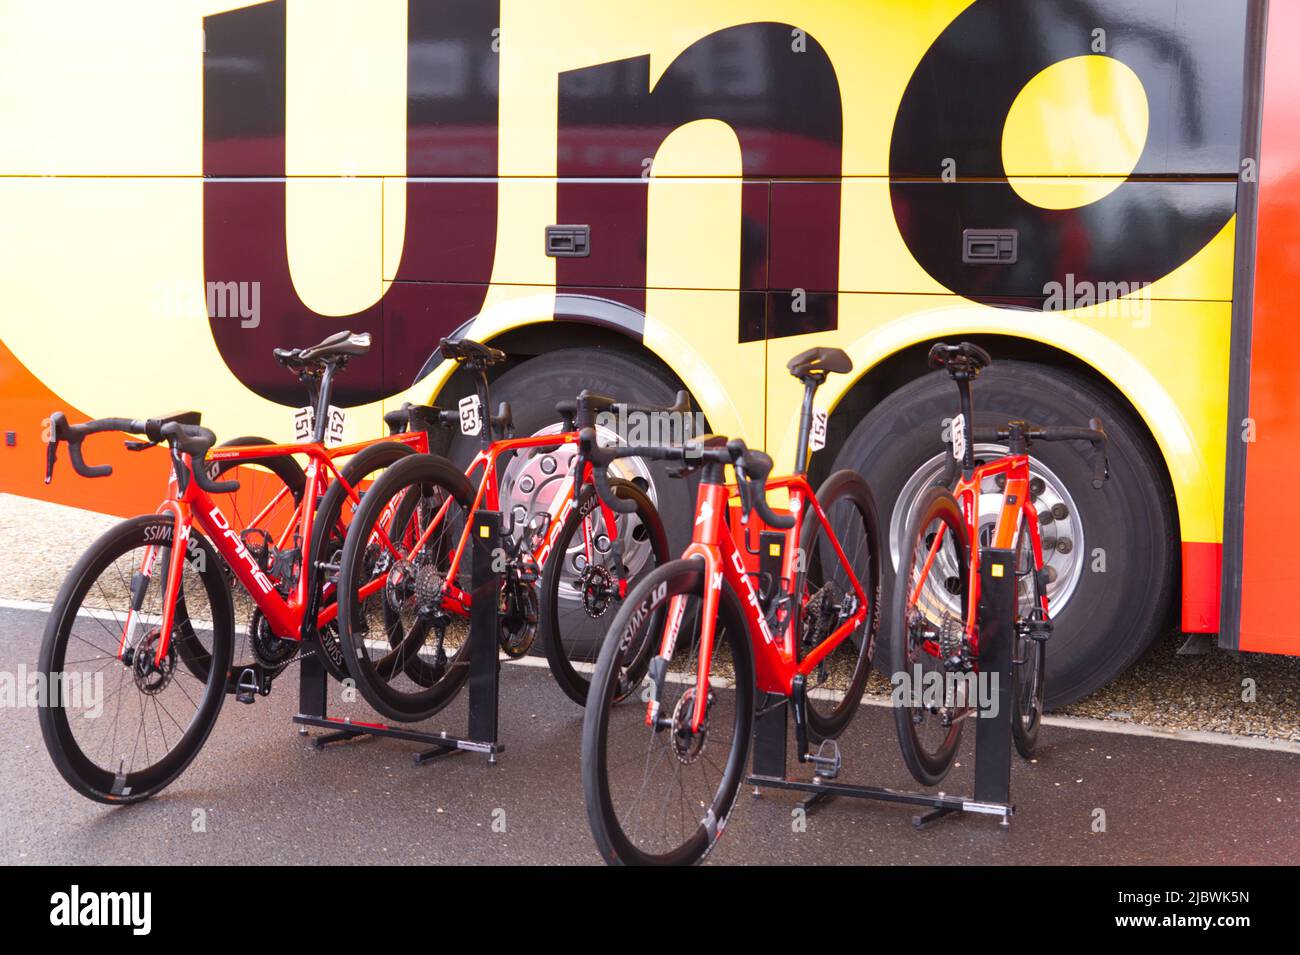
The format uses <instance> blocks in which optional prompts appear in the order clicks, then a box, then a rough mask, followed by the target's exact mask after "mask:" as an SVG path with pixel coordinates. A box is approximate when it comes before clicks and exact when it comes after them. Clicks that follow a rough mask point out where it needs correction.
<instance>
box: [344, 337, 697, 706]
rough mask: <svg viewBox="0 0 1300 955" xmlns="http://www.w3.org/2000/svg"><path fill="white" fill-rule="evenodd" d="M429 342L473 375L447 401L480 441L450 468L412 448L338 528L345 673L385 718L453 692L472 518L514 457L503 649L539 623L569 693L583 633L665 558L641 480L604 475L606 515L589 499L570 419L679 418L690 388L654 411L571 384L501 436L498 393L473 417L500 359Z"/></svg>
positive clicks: (586, 650)
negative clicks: (341, 534) (545, 416)
mask: <svg viewBox="0 0 1300 955" xmlns="http://www.w3.org/2000/svg"><path fill="white" fill-rule="evenodd" d="M441 349H442V353H443V355H444V357H447V358H450V359H453V360H455V361H456V362H458V363H459V365H460V367H461V368H462V369H464V370H465V371H467V372H468V373H469V374H470V375H471V376H472V378H473V380H474V382H475V394H474V396H472V398H473V400H472V401H471V400H470V396H467V398H466V400H465V402H462V406H463V407H464V409H465V415H466V421H467V424H466V427H465V428H464V429H463V430H465V432H466V433H468V434H476V435H478V436H479V438H480V447H479V450H478V452H477V453H476V454H475V456H474V458H473V460H472V461H471V462H470V463H469V466H468V467H467V468H466V469H465V470H464V471H462V470H461V469H460V468H458V467H457V466H456V465H455V464H453V463H452V462H451V461H449V460H447V459H446V458H445V457H442V456H440V455H418V456H413V457H411V458H410V459H408V460H405V461H401V462H399V463H398V464H397V465H394V466H393V467H392V468H390V469H389V470H388V471H387V472H386V473H385V474H384V475H383V476H382V477H380V478H379V479H378V480H377V481H376V482H375V483H374V485H373V486H372V487H371V488H370V490H369V491H368V492H367V494H366V497H365V499H364V500H363V501H362V504H361V507H360V508H359V509H358V510H357V512H356V515H355V517H354V519H353V521H352V523H351V526H350V529H349V531H348V535H347V540H346V542H345V544H344V547H343V556H342V569H341V574H340V600H339V602H340V607H341V622H340V623H341V625H340V630H341V635H342V642H343V646H344V651H345V654H344V656H345V660H346V661H347V666H348V669H349V671H350V673H351V675H352V676H353V678H354V679H355V680H356V684H357V688H358V689H359V690H360V691H361V694H362V696H363V697H364V698H365V699H366V700H367V702H369V703H370V704H371V705H372V706H373V707H374V708H375V709H377V710H378V711H379V712H381V713H383V714H385V715H387V716H390V717H392V718H394V719H399V720H406V721H414V720H421V719H425V718H427V717H429V716H431V715H433V714H434V713H436V712H437V711H438V710H440V709H441V708H442V707H444V706H446V705H447V703H449V702H450V701H451V700H452V699H453V698H454V697H455V695H456V693H457V692H458V691H459V690H460V688H461V686H462V685H463V684H464V682H465V679H466V678H467V676H468V674H469V660H468V655H467V654H466V653H464V652H463V651H464V650H465V648H466V646H467V643H468V636H469V612H470V606H471V594H470V589H471V588H470V582H469V566H468V564H469V561H468V559H467V557H466V555H467V554H468V550H469V548H468V544H469V531H470V528H471V526H472V519H471V518H472V516H473V513H474V512H475V511H476V510H478V509H480V508H484V509H487V510H499V509H500V508H501V502H502V500H503V489H502V486H501V473H502V471H503V470H505V469H506V468H507V466H508V464H507V463H508V462H512V461H514V460H516V459H522V460H523V461H524V462H525V463H524V466H523V467H522V468H520V469H518V470H517V473H516V476H515V478H514V487H513V490H514V491H517V492H518V495H517V496H520V497H524V498H527V500H528V503H527V504H521V505H519V511H518V513H517V514H510V515H506V516H507V517H509V518H510V526H509V528H508V533H506V534H505V535H504V539H503V544H502V548H501V551H500V553H499V555H498V559H499V560H500V561H501V566H500V568H499V569H500V570H501V572H502V589H501V592H500V594H499V595H498V611H499V614H500V622H501V642H502V649H503V650H504V651H505V652H506V653H507V655H508V656H511V657H520V656H523V655H524V654H525V653H527V652H528V650H529V649H530V647H531V646H532V644H533V641H534V638H535V636H536V634H537V633H538V632H539V631H540V632H541V633H542V634H543V637H544V640H545V644H546V651H547V659H548V662H549V663H550V666H551V670H552V673H553V674H554V676H555V678H556V681H557V682H558V683H559V685H560V686H561V688H563V690H564V692H565V693H566V694H567V695H568V696H569V697H571V698H572V699H573V700H575V701H576V702H578V703H579V704H582V703H584V702H585V700H586V696H587V681H588V674H589V671H590V664H589V662H588V661H589V660H590V659H591V658H592V657H593V656H594V654H593V653H592V648H594V647H598V646H599V640H598V637H597V636H595V635H593V634H591V633H590V632H589V631H590V629H591V628H592V627H593V626H595V625H596V624H597V623H598V621H599V620H600V618H601V617H603V616H604V615H605V613H606V612H607V611H608V610H609V609H610V608H611V607H614V606H617V605H618V604H619V603H620V602H621V601H622V599H623V597H624V596H625V594H626V593H627V588H628V586H629V584H630V583H631V582H632V581H634V580H635V579H637V577H638V576H640V575H642V574H644V573H648V572H649V571H650V570H652V569H653V568H654V567H656V566H658V565H659V564H661V563H662V562H663V561H665V560H666V559H667V555H668V544H667V537H666V535H665V533H664V529H663V525H662V522H661V521H660V519H659V515H658V512H657V511H656V510H655V507H654V504H653V501H652V499H651V497H650V495H649V492H648V489H647V488H646V487H644V486H643V485H641V484H639V483H636V482H634V481H632V480H619V481H617V482H615V489H614V491H613V493H614V494H616V495H617V497H616V498H615V499H616V500H618V501H619V502H620V504H622V505H623V506H624V508H625V509H621V510H620V511H619V512H618V513H616V512H615V511H614V510H612V509H611V508H610V507H609V506H608V505H605V504H603V503H601V502H600V501H598V500H597V498H596V494H595V490H594V488H593V487H592V483H591V481H592V469H591V466H590V464H589V463H588V462H586V461H584V460H583V459H582V457H581V455H579V454H578V453H577V450H578V433H577V431H576V430H575V427H576V425H577V424H582V425H583V426H584V427H586V426H591V425H593V424H594V423H595V422H596V420H597V415H599V414H601V413H603V412H615V411H620V410H621V411H622V412H623V413H624V414H627V413H642V414H659V415H683V414H685V413H687V412H688V411H689V407H690V405H689V396H688V395H687V393H686V392H684V391H683V392H679V393H678V395H677V401H676V404H675V405H674V406H673V407H671V408H653V407H646V406H637V405H629V404H626V403H619V402H616V401H615V400H614V399H611V398H607V397H603V396H600V395H594V394H591V393H590V392H587V391H584V392H583V393H582V394H580V395H579V396H578V399H577V400H576V401H565V402H560V404H559V406H558V407H557V412H558V413H559V414H560V415H561V417H562V418H563V419H564V422H563V425H562V428H563V430H562V431H561V432H559V433H554V434H550V433H543V434H537V435H532V436H528V437H514V436H513V434H512V433H511V425H510V422H511V415H510V408H509V406H508V405H507V404H506V403H504V402H503V403H502V405H501V407H500V409H499V411H498V413H497V414H496V415H493V416H491V417H485V416H484V415H483V413H482V409H486V408H490V407H491V400H490V398H491V395H490V388H489V384H488V379H487V369H488V368H490V367H492V366H493V365H495V364H498V363H499V362H501V361H503V360H504V359H505V355H504V354H503V353H502V352H500V351H499V350H497V349H495V348H492V347H490V346H487V345H482V344H479V343H477V342H471V341H467V340H461V341H452V340H444V341H443V342H442V344H441ZM584 624H586V625H587V626H586V627H584V626H583V625H584ZM603 630H604V627H603V626H601V627H600V632H601V634H603Z"/></svg>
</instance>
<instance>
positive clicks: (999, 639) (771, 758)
mask: <svg viewBox="0 0 1300 955" xmlns="http://www.w3.org/2000/svg"><path fill="white" fill-rule="evenodd" d="M1015 556H1016V555H1015V551H1012V550H1004V549H998V548H992V547H986V548H984V549H983V550H982V551H981V557H980V560H981V567H980V589H981V593H982V601H981V604H980V608H979V615H980V670H981V672H996V673H997V674H998V689H997V712H996V714H995V715H992V716H979V717H977V718H976V719H975V724H976V726H975V793H974V795H973V796H953V795H948V794H945V793H921V792H909V791H905V790H900V789H886V788H883V787H879V786H854V785H846V784H844V783H838V782H834V781H833V778H834V776H836V775H838V771H839V751H838V748H837V747H836V748H835V757H834V765H833V766H832V767H831V768H830V770H829V772H827V771H826V770H823V768H822V767H823V765H825V764H826V763H828V762H831V759H830V758H829V757H825V756H822V755H821V754H820V753H818V754H809V752H808V736H807V728H806V727H805V726H804V725H803V719H802V718H801V717H802V704H801V701H800V700H799V696H800V694H802V692H803V686H802V682H801V681H802V678H796V679H797V680H798V681H800V682H799V683H797V685H796V691H795V695H794V696H791V697H786V696H778V695H776V694H771V693H769V694H766V696H767V700H765V701H764V702H763V703H761V704H760V706H759V709H758V712H757V713H756V714H755V719H754V738H753V742H754V746H753V752H754V756H753V762H752V764H751V769H752V773H751V775H750V776H749V778H748V779H747V782H748V783H749V784H750V785H752V786H754V787H755V792H754V795H755V796H757V795H759V794H760V792H761V790H762V789H763V788H770V789H792V790H797V791H802V792H806V793H810V794H811V795H809V796H808V797H807V798H805V799H804V800H803V801H802V802H801V803H800V805H801V806H802V807H803V808H804V809H805V811H807V810H811V809H812V808H813V807H815V806H818V805H820V804H821V803H823V802H825V801H826V800H828V799H831V798H833V797H837V796H842V797H849V798H853V799H875V800H878V801H881V802H893V803H904V804H907V805H913V806H924V807H928V811H926V812H920V813H917V814H916V815H914V816H913V817H912V825H913V826H915V827H916V828H917V829H923V828H925V827H926V826H928V825H929V824H930V823H932V822H934V821H936V820H938V819H941V818H943V817H944V816H949V815H953V814H956V813H978V814H984V815H993V816H998V817H1000V819H1001V824H1002V826H1003V827H1006V826H1009V825H1010V822H1011V816H1012V815H1013V814H1014V813H1015V811H1016V810H1015V806H1014V805H1013V804H1012V802H1011V710H1012V703H1011V679H1010V674H1011V649H1012V647H1013V645H1014V640H1013V634H1014V627H1015V611H1016V574H1015V566H1016V563H1015ZM769 701H771V702H770V703H769ZM791 703H794V704H795V706H794V707H792V706H791V705H790V704H791ZM792 708H793V709H794V710H795V714H796V719H795V737H796V740H797V743H798V746H799V753H800V757H799V761H800V762H811V763H812V764H813V765H814V766H815V767H817V771H816V773H815V774H814V776H813V778H812V779H811V780H802V779H791V778H789V777H788V776H786V771H785V769H786V737H787V736H788V733H787V723H788V714H789V712H790V711H791V709H792ZM823 773H826V775H823Z"/></svg>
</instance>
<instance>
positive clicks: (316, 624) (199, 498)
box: [118, 431, 429, 666]
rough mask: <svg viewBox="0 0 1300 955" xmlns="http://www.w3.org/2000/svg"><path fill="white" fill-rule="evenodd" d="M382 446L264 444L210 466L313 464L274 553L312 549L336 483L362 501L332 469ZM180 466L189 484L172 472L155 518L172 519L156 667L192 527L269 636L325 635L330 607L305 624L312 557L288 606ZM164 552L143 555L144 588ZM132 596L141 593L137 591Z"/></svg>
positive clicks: (398, 438)
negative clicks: (321, 505) (290, 458)
mask: <svg viewBox="0 0 1300 955" xmlns="http://www.w3.org/2000/svg"><path fill="white" fill-rule="evenodd" d="M380 440H381V441H392V442H395V443H398V444H404V445H407V446H408V447H410V448H412V449H414V450H415V451H416V452H418V453H424V452H427V450H428V444H429V442H428V435H427V434H426V433H425V432H423V431H414V432H405V433H401V434H396V435H391V436H389V437H387V438H382V439H380ZM378 443H379V441H361V442H356V443H353V444H346V445H341V446H339V447H336V448H328V447H326V446H325V445H324V443H322V442H319V441H313V442H308V443H303V444H267V445H251V446H247V447H234V448H218V449H213V450H212V451H210V452H209V453H208V456H207V461H208V462H211V463H215V462H225V461H238V462H249V463H255V462H256V461H258V460H261V459H264V458H272V457H280V456H284V455H290V454H302V455H306V456H307V458H308V461H307V467H306V468H305V471H306V475H307V482H306V488H305V490H304V492H303V499H302V502H301V503H300V504H299V506H298V508H297V509H296V510H295V512H294V515H293V518H292V519H291V520H290V521H289V523H288V526H287V527H286V528H285V530H284V532H283V533H282V534H281V536H280V539H279V540H278V541H277V546H278V547H283V545H284V544H285V543H286V542H287V540H288V539H289V537H290V536H291V535H297V536H298V537H299V539H300V540H302V541H305V542H308V546H310V541H311V540H312V530H313V527H314V526H315V520H316V507H317V503H318V502H319V499H320V496H321V494H322V493H323V492H324V490H325V488H326V487H327V486H328V484H329V481H330V480H331V479H332V480H335V481H338V482H340V484H341V486H342V487H343V488H344V489H345V490H346V491H347V494H348V498H349V499H350V500H351V501H352V502H353V503H354V504H355V503H357V502H358V501H359V500H360V495H359V494H358V492H357V490H356V488H354V487H352V486H351V485H349V484H348V483H347V481H345V480H344V478H343V475H342V473H341V471H340V470H339V468H338V466H337V465H336V464H335V460H336V459H338V458H345V457H349V456H351V455H353V454H356V453H357V452H358V451H361V450H363V449H364V448H367V447H369V446H371V445H373V444H378ZM181 458H182V460H183V464H184V466H185V468H186V469H187V470H188V471H189V475H188V479H187V480H186V481H185V488H184V490H181V488H180V484H179V482H178V481H177V477H176V470H175V469H174V468H173V470H172V473H171V476H170V478H169V480H168V483H167V499H166V500H165V501H163V503H162V504H161V505H160V506H159V507H158V511H157V513H159V514H165V515H169V516H170V517H171V518H172V542H171V553H170V555H169V558H168V565H167V582H166V589H165V590H164V594H163V612H162V623H161V635H160V638H159V640H158V649H157V653H156V657H155V662H156V663H157V664H158V665H159V666H161V665H162V662H163V659H164V658H165V657H166V655H167V650H168V647H169V645H170V643H171V633H172V627H173V624H174V622H175V604H176V599H177V597H178V595H179V593H180V581H181V573H182V571H183V565H182V562H183V561H184V560H185V559H186V556H187V555H186V551H187V550H188V547H189V541H190V532H191V529H192V528H193V527H194V526H195V525H197V526H198V528H199V530H200V531H202V532H203V533H204V535H206V536H207V538H208V539H209V540H210V541H211V542H212V545H213V547H214V548H215V549H216V551H217V553H218V554H220V555H221V556H222V557H223V558H225V560H226V563H227V564H228V565H229V566H230V568H231V571H232V573H233V574H234V575H235V578H236V579H237V580H238V581H239V582H240V583H241V584H242V585H243V586H244V587H245V588H247V590H248V592H249V594H250V595H251V596H252V598H253V602H254V603H255V604H256V605H257V608H258V609H259V610H260V611H261V612H262V614H263V616H264V617H265V618H266V621H267V623H268V625H269V626H270V628H271V632H272V633H274V634H275V636H277V637H280V638H283V639H288V640H298V641H301V640H304V639H306V638H307V637H308V636H309V635H310V634H311V633H313V632H315V631H316V630H317V629H319V628H320V627H324V626H327V625H328V624H329V623H330V622H331V621H332V620H333V619H334V617H335V616H336V614H337V610H336V607H335V605H334V604H333V603H330V604H329V606H327V607H325V608H324V609H322V610H321V611H320V612H319V613H318V614H317V615H316V619H314V620H309V619H307V618H308V609H309V607H310V605H311V601H310V597H311V594H312V592H313V588H314V587H315V585H316V582H317V576H316V575H317V572H318V569H317V568H316V566H315V565H316V562H315V560H313V559H312V555H311V554H304V555H303V566H302V571H301V573H299V575H298V581H297V585H296V586H295V588H294V591H293V593H291V594H290V595H289V596H288V597H287V598H286V597H284V596H282V595H281V594H280V592H279V590H277V589H276V587H275V585H274V584H273V583H272V582H271V580H270V578H268V577H267V576H266V573H265V572H264V571H263V570H262V569H261V567H260V566H258V563H257V560H256V559H255V558H254V557H253V555H252V554H251V553H249V551H248V548H247V547H246V546H245V545H244V542H243V540H242V539H241V538H240V535H239V531H238V529H236V528H233V527H232V526H231V524H230V521H229V520H228V519H227V518H226V516H225V514H224V513H223V512H222V510H221V508H220V506H219V505H218V504H217V503H216V502H215V501H214V500H213V499H212V497H211V496H210V495H209V494H208V493H207V492H206V491H204V490H203V489H202V488H201V487H199V485H198V482H197V481H195V480H194V476H193V465H194V462H193V460H192V459H190V458H189V456H188V455H181ZM285 493H287V489H284V488H282V489H281V490H280V491H279V492H277V494H276V495H275V496H274V497H273V499H272V501H271V502H270V503H268V504H267V505H266V506H265V507H264V508H263V509H262V511H261V512H260V513H259V515H258V519H259V520H260V519H261V518H262V517H264V516H265V515H266V514H267V513H269V511H270V508H272V507H273V506H274V505H275V503H276V502H277V501H279V500H280V499H282V497H283V495H284V494H285ZM160 546H163V545H162V544H151V545H149V546H148V547H146V548H145V553H144V556H143V557H142V559H141V564H140V575H141V577H142V578H143V579H144V580H145V581H147V580H148V578H149V577H151V576H152V574H153V573H154V570H155V569H156V568H155V564H156V563H157V551H158V548H159V547H160ZM133 589H136V588H135V587H134V586H133ZM145 590H146V586H139V587H138V590H137V594H138V596H135V597H134V599H133V601H132V609H131V612H130V613H129V614H128V615H127V619H126V622H125V624H124V626H123V632H122V640H121V644H120V646H119V649H118V655H119V657H120V656H121V655H122V654H123V653H124V652H125V651H126V649H127V647H128V646H129V645H130V642H131V638H132V636H133V634H134V628H135V622H136V613H137V611H138V608H137V607H136V606H135V603H136V602H138V601H139V600H141V599H143V596H144V593H145Z"/></svg>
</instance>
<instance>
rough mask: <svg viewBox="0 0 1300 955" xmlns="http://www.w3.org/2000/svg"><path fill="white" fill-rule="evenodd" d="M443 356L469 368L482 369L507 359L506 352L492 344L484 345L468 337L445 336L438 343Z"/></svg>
mask: <svg viewBox="0 0 1300 955" xmlns="http://www.w3.org/2000/svg"><path fill="white" fill-rule="evenodd" d="M438 348H439V350H440V351H441V352H442V357H443V358H450V359H451V360H452V361H454V362H456V363H457V364H461V365H464V366H465V367H467V368H470V369H475V370H481V369H484V368H490V367H491V366H492V365H496V364H500V363H501V362H503V361H505V360H506V353H505V352H503V351H501V349H499V348H493V347H492V346H491V345H483V344H480V343H479V342H475V341H470V340H469V339H468V338H462V339H459V340H453V339H450V338H444V339H443V340H442V341H440V342H439V343H438Z"/></svg>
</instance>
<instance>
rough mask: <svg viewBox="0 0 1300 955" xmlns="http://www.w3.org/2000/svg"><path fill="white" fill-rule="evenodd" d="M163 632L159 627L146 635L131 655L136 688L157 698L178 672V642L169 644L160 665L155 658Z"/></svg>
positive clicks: (132, 673) (132, 676) (132, 675)
mask: <svg viewBox="0 0 1300 955" xmlns="http://www.w3.org/2000/svg"><path fill="white" fill-rule="evenodd" d="M161 637H162V631H160V630H159V629H158V628H157V627H155V628H154V629H152V630H150V631H149V632H148V633H147V634H145V635H144V638H143V639H142V640H140V642H139V643H137V644H136V645H135V648H134V651H133V652H132V654H131V659H130V665H131V678H132V679H133V680H134V681H135V685H136V688H137V689H138V690H139V691H140V692H141V693H144V694H145V695H147V696H157V695H158V694H159V693H161V692H162V691H163V690H165V689H166V688H167V684H169V683H171V680H172V674H173V673H175V672H176V642H175V641H174V640H173V641H172V642H171V643H169V644H167V653H166V654H165V655H164V656H163V660H162V663H161V664H159V663H158V662H157V661H156V660H155V659H154V658H155V657H156V656H157V655H158V641H159V639H160V638H161Z"/></svg>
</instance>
